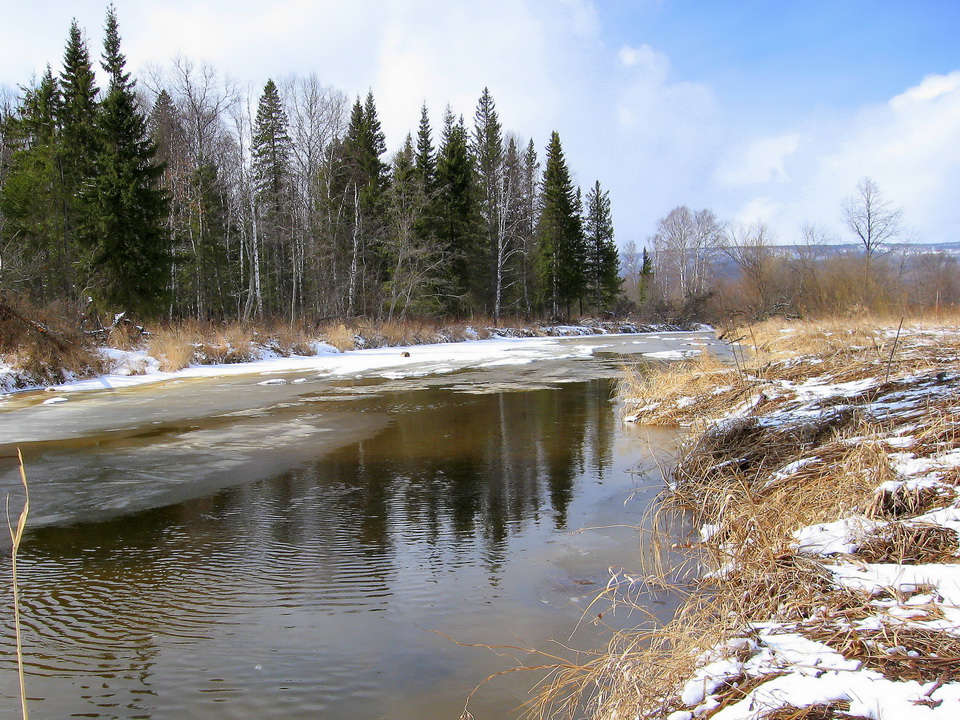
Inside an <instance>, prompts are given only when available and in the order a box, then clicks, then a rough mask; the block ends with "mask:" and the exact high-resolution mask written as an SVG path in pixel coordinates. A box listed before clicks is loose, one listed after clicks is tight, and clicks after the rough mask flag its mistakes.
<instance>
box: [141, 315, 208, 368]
mask: <svg viewBox="0 0 960 720" xmlns="http://www.w3.org/2000/svg"><path fill="white" fill-rule="evenodd" d="M195 337H196V334H195V333H194V332H190V331H189V330H188V329H187V328H186V327H184V326H182V325H173V326H162V327H160V328H158V329H157V330H156V331H155V332H154V333H153V334H152V335H151V336H150V339H149V341H148V342H147V352H149V353H150V354H151V355H152V356H153V357H155V358H157V360H159V361H160V369H161V370H163V371H164V372H176V371H177V370H182V369H183V368H185V367H188V366H190V365H192V364H193V362H194V359H195V357H196V347H195V346H194V342H195Z"/></svg>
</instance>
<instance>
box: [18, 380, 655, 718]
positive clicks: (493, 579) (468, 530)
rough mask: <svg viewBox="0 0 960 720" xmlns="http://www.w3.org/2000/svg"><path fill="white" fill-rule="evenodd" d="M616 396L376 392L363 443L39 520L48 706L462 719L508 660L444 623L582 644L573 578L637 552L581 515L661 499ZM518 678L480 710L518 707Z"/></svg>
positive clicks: (480, 635) (37, 620)
mask: <svg viewBox="0 0 960 720" xmlns="http://www.w3.org/2000/svg"><path fill="white" fill-rule="evenodd" d="M612 389H613V386H612V384H611V383H610V381H608V380H602V379H601V380H593V381H590V382H586V383H577V384H573V385H566V386H563V387H559V388H556V389H550V390H535V391H530V392H511V393H492V394H475V393H466V392H455V391H453V390H451V389H449V388H436V387H434V388H430V389H425V390H420V391H418V392H416V393H387V394H383V395H382V396H379V397H364V398H361V399H360V400H355V401H352V402H351V403H350V404H349V407H350V412H352V413H361V414H369V416H370V417H376V418H381V417H384V418H387V424H386V426H385V427H384V428H383V429H382V430H381V431H380V432H378V433H376V434H373V435H372V436H370V437H367V438H365V439H363V440H361V441H359V442H356V443H352V444H347V445H344V446H342V447H339V448H338V449H335V450H332V451H330V452H326V451H327V448H326V447H325V446H324V447H321V446H319V445H318V446H317V454H318V455H319V456H315V457H313V458H312V459H308V460H302V461H300V462H299V463H298V464H297V465H296V467H293V468H290V467H289V466H288V467H287V468H286V469H284V470H283V471H281V472H278V473H276V474H274V475H272V476H269V477H264V478H263V479H262V480H261V481H259V482H255V483H248V484H241V485H237V486H234V487H229V488H227V489H223V490H220V491H218V492H214V493H211V494H209V495H207V496H205V497H201V498H198V499H192V500H189V501H185V502H180V503H176V504H172V505H169V506H166V507H162V508H156V509H151V510H146V511H141V512H136V513H132V514H129V515H123V516H119V517H113V518H111V519H107V520H103V521H99V522H83V523H77V524H73V525H69V526H65V527H47V528H42V529H38V530H34V531H33V532H31V533H30V535H29V537H28V542H27V544H26V546H25V548H24V549H23V551H22V555H21V564H20V572H21V577H22V578H23V581H22V585H23V589H22V598H23V599H22V603H23V613H24V618H25V621H26V623H27V625H26V628H25V654H26V658H27V662H28V667H29V673H30V677H29V678H28V688H29V690H30V694H31V696H32V697H33V698H34V699H33V703H34V714H35V715H36V716H38V717H68V716H71V715H76V714H82V715H83V716H85V717H97V718H131V717H142V718H175V717H176V718H183V717H204V718H231V717H251V716H262V717H285V718H293V719H296V718H317V717H322V718H347V719H349V718H358V719H359V718H365V719H368V718H375V717H384V718H410V719H411V720H412V719H413V718H433V717H457V716H458V715H459V712H460V709H461V708H462V700H463V698H464V697H465V696H466V695H467V694H468V693H469V692H470V690H471V689H472V687H473V685H474V684H476V683H477V682H479V681H480V680H481V679H482V678H483V677H485V676H486V675H487V674H489V673H491V672H496V671H498V670H500V669H503V667H504V665H503V661H502V660H499V659H497V658H495V657H490V656H488V655H486V654H480V653H479V652H478V651H476V650H469V649H466V648H462V647H458V646H456V645H453V644H451V643H450V642H448V641H447V640H445V639H444V638H442V637H440V636H438V635H435V634H432V633H428V632H425V631H424V630H423V629H422V628H430V629H436V630H440V631H442V632H444V633H446V634H448V635H451V636H454V637H457V638H459V639H464V640H466V641H470V642H487V643H492V644H496V643H500V642H510V643H511V644H513V643H515V642H516V640H517V637H516V636H517V635H523V636H524V639H525V640H526V641H528V642H530V643H532V644H542V643H543V642H546V640H547V639H548V638H550V637H552V636H555V635H557V634H558V633H559V634H560V635H561V636H563V637H565V636H566V634H567V633H569V631H570V628H571V627H572V625H573V623H574V622H575V620H576V618H577V617H578V613H579V610H577V608H575V607H570V606H568V605H569V602H568V601H564V600H562V598H563V596H564V595H565V594H569V586H568V585H567V584H564V583H563V582H562V580H563V579H564V578H565V577H568V576H570V575H571V574H572V575H573V576H574V577H576V578H577V579H578V581H579V582H583V583H585V584H586V585H589V583H590V582H592V580H580V578H581V577H583V578H593V577H596V576H597V575H598V574H602V572H603V571H604V570H605V568H606V566H607V565H610V564H624V565H629V564H630V562H632V561H633V560H634V559H635V556H636V554H637V547H636V539H635V536H634V535H633V534H631V533H630V532H629V531H625V532H623V533H621V534H619V535H618V534H617V532H615V531H613V530H611V531H609V532H607V533H606V534H600V535H592V536H575V535H571V534H570V533H568V532H566V531H568V530H571V529H576V528H578V527H582V526H587V525H591V526H592V525H606V524H610V525H613V524H615V523H616V522H623V521H626V520H628V519H631V518H632V519H634V520H635V519H636V518H637V517H638V516H639V514H640V513H641V512H642V503H643V497H640V498H639V499H638V500H635V501H634V502H635V503H637V504H638V505H639V506H638V505H632V506H630V507H627V508H625V507H624V505H623V501H624V499H625V498H626V496H627V493H628V492H636V491H637V488H636V485H635V482H634V480H633V479H632V478H631V477H630V475H629V474H628V473H627V472H626V469H627V468H628V467H629V466H630V465H631V464H632V463H633V462H634V461H635V460H636V457H637V449H636V447H633V448H632V449H630V450H629V451H628V453H627V454H626V455H620V454H618V453H617V452H615V450H616V447H615V443H616V438H617V437H620V436H621V435H620V433H621V432H622V430H621V429H620V428H619V426H618V424H617V419H616V417H615V414H614V412H613V407H612V403H611V400H610V396H611V391H612ZM331 407H332V409H331V411H330V412H332V413H336V412H337V409H336V407H333V406H331ZM274 420H276V418H274ZM261 422H263V423H269V422H270V418H269V417H264V418H262V419H261ZM381 424H382V423H381ZM267 434H268V433H260V435H259V436H261V437H264V436H266V435H267ZM159 441H161V440H159V439H158V442H159ZM656 442H657V443H658V444H662V443H663V442H664V440H663V439H662V438H661V439H659V440H657V441H656ZM97 452H109V447H108V448H106V450H104V449H103V448H100V449H98V450H97ZM299 452H300V453H302V454H303V453H307V450H305V449H304V448H303V447H300V448H299ZM323 452H326V454H321V453H323ZM307 454H308V453H307ZM176 461H177V460H176V456H174V457H171V458H168V462H169V463H173V464H175V463H176ZM78 463H79V464H81V465H82V464H83V461H82V460H78ZM651 467H653V464H652V463H651ZM182 471H183V468H177V469H176V472H182ZM118 472H122V471H118ZM33 481H34V483H39V482H42V478H38V477H34V480H33ZM652 484H655V483H652ZM652 492H655V489H654V490H653V491H652ZM652 492H651V494H652ZM641 495H642V493H641ZM597 548H599V549H600V550H601V551H602V552H601V553H600V556H601V559H600V560H599V564H597V560H596V557H595V556H594V555H593V551H594V550H596V549H597ZM588 557H589V558H592V559H590V560H589V562H588V561H587V560H586V558H588ZM598 582H601V583H602V580H599V579H598ZM578 587H580V586H578ZM590 590H591V588H590V587H583V588H581V589H580V592H589V591H590ZM6 617H9V615H7V616H6ZM5 625H6V626H5V632H4V637H5V643H9V638H10V635H11V627H10V622H9V621H8V622H6V623H5ZM584 642H588V643H589V642H590V638H589V637H588V638H585V639H584ZM7 649H8V648H6V647H5V648H4V650H7ZM3 657H4V659H3V660H2V661H0V664H2V666H3V669H4V670H5V672H4V673H3V676H4V677H3V680H2V681H0V693H2V697H4V698H6V700H5V701H4V705H5V706H7V707H11V708H12V707H14V705H13V704H11V702H12V699H13V698H15V697H16V687H15V674H14V673H12V672H9V671H10V670H11V669H12V661H11V659H10V657H11V656H10V654H9V653H6V652H5V653H4V656H3ZM518 682H519V684H517V683H514V684H511V683H510V682H507V683H504V684H503V685H502V686H501V687H499V688H496V689H493V690H492V691H491V692H490V693H489V694H486V695H484V696H483V697H482V698H481V699H480V700H478V708H479V709H483V708H486V709H487V710H488V712H489V716H490V717H505V716H506V714H507V710H509V709H512V708H513V707H515V706H516V705H517V704H518V701H519V700H521V699H522V693H523V688H524V687H526V686H527V685H528V684H529V682H528V681H518Z"/></svg>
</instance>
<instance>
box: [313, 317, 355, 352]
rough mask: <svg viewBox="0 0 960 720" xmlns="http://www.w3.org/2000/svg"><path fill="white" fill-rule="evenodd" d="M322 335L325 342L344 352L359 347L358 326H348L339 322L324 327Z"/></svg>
mask: <svg viewBox="0 0 960 720" xmlns="http://www.w3.org/2000/svg"><path fill="white" fill-rule="evenodd" d="M321 335H322V336H323V339H324V341H325V342H327V343H329V344H330V345H332V346H333V347H335V348H336V349H337V350H340V351H342V352H347V351H348V350H356V348H357V337H358V330H357V329H356V328H348V327H347V326H346V325H344V324H343V323H337V324H336V325H330V326H328V327H326V328H323V329H322V330H321Z"/></svg>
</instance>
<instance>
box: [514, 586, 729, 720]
mask: <svg viewBox="0 0 960 720" xmlns="http://www.w3.org/2000/svg"><path fill="white" fill-rule="evenodd" d="M723 630H724V627H723V625H722V623H718V622H716V618H715V617H714V613H713V607H712V606H710V605H709V604H706V605H704V604H703V603H700V602H694V603H691V604H690V605H689V606H687V608H686V609H685V610H682V611H681V612H680V613H679V614H678V616H677V618H675V619H674V620H673V621H671V622H670V623H668V624H667V625H665V626H663V627H661V628H658V629H656V630H654V631H650V632H628V633H619V634H617V635H615V636H614V638H613V639H612V640H611V642H610V644H609V647H608V648H607V651H606V652H604V653H599V654H597V655H596V656H593V657H592V658H591V659H590V660H589V661H588V662H586V663H584V664H582V665H579V666H574V665H571V666H568V667H564V668H560V669H558V670H557V671H556V672H554V673H553V674H551V675H550V676H549V677H547V678H546V679H545V680H544V682H543V683H541V688H540V694H539V695H538V696H537V697H536V698H535V699H534V701H533V702H532V703H531V704H530V709H529V714H530V715H531V716H532V717H539V718H548V717H549V718H562V717H566V718H579V717H583V716H584V712H583V710H584V708H585V707H589V708H590V711H591V712H590V713H589V716H590V717H592V718H596V719H597V720H626V719H627V718H630V719H631V720H632V719H633V718H636V717H638V714H639V715H640V716H641V717H652V716H654V715H660V714H663V715H666V714H668V713H669V711H671V710H675V709H678V708H679V705H678V701H677V700H676V699H675V697H674V696H675V695H677V694H678V693H679V690H680V688H681V687H682V685H683V683H684V682H686V681H687V680H688V679H689V678H690V677H691V675H692V673H693V671H694V670H695V668H696V666H697V664H698V659H699V658H700V656H701V655H702V653H703V652H705V651H706V650H707V649H709V648H712V647H714V646H715V645H717V643H719V642H721V641H722V640H723Z"/></svg>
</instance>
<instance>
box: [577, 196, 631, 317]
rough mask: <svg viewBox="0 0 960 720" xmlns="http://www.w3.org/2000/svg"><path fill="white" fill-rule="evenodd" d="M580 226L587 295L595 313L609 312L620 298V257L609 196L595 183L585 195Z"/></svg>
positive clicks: (621, 282)
mask: <svg viewBox="0 0 960 720" xmlns="http://www.w3.org/2000/svg"><path fill="white" fill-rule="evenodd" d="M584 225H585V227H584V236H585V240H586V251H587V256H586V267H585V271H586V276H587V278H586V280H587V288H586V289H587V293H588V295H589V296H590V301H591V302H592V303H593V307H594V309H595V310H598V311H603V310H610V309H611V306H612V305H613V303H614V302H615V301H616V299H617V297H618V296H619V295H620V286H621V285H622V284H623V281H622V280H621V278H620V257H619V253H618V252H617V246H616V244H615V243H614V241H613V219H612V217H611V214H610V193H609V192H606V191H604V190H602V189H601V188H600V181H599V180H598V181H597V182H596V183H594V186H593V187H592V188H591V189H590V191H589V192H588V193H587V214H586V218H585V223H584Z"/></svg>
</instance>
